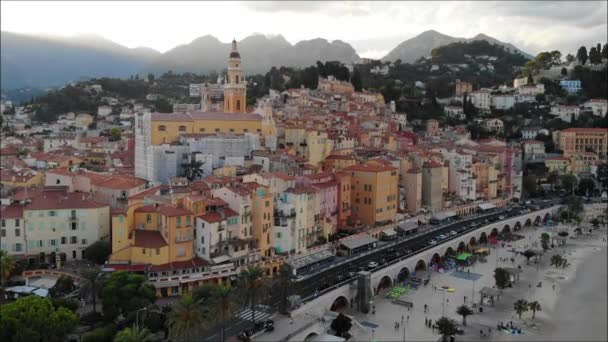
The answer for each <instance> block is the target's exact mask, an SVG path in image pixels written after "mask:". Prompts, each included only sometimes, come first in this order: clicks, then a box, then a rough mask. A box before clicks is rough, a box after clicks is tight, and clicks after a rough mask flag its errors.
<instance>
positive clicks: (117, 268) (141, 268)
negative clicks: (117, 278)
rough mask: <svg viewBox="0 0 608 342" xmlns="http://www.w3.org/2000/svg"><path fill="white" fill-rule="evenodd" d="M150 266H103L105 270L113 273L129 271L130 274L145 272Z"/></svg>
mask: <svg viewBox="0 0 608 342" xmlns="http://www.w3.org/2000/svg"><path fill="white" fill-rule="evenodd" d="M149 266H150V265H149V264H145V265H142V264H139V265H131V264H105V265H104V266H103V269H104V270H108V271H109V270H111V271H129V272H143V271H145V270H146V269H147V268H148V267H149Z"/></svg>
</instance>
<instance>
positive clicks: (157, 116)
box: [152, 112, 262, 122]
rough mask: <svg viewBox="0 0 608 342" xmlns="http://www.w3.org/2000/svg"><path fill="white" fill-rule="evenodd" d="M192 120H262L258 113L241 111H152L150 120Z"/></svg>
mask: <svg viewBox="0 0 608 342" xmlns="http://www.w3.org/2000/svg"><path fill="white" fill-rule="evenodd" d="M194 120H221V121H262V117H261V116H260V115H258V114H241V113H221V112H215V113H203V112H189V113H169V114H167V113H152V121H182V122H191V121H194Z"/></svg>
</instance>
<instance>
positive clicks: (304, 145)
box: [285, 127, 331, 166]
mask: <svg viewBox="0 0 608 342" xmlns="http://www.w3.org/2000/svg"><path fill="white" fill-rule="evenodd" d="M285 144H286V145H287V146H288V147H292V148H294V149H295V150H296V154H297V155H299V156H301V157H303V158H306V160H307V162H308V163H309V164H311V165H314V166H319V164H320V163H321V162H322V161H323V160H324V159H325V157H327V156H328V155H329V153H330V152H331V142H330V140H329V139H328V138H327V132H323V131H319V130H312V129H306V128H303V127H287V128H285Z"/></svg>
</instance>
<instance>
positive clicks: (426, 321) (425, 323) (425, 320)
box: [424, 317, 429, 326]
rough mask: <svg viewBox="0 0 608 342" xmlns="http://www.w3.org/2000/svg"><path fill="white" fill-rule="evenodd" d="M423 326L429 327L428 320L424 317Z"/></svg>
mask: <svg viewBox="0 0 608 342" xmlns="http://www.w3.org/2000/svg"><path fill="white" fill-rule="evenodd" d="M424 325H425V326H428V325H429V319H428V318H427V317H424Z"/></svg>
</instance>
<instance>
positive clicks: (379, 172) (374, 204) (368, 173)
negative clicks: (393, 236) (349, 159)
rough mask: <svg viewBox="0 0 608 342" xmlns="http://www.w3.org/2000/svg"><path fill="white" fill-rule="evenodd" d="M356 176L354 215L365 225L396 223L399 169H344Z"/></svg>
mask: <svg viewBox="0 0 608 342" xmlns="http://www.w3.org/2000/svg"><path fill="white" fill-rule="evenodd" d="M344 171H345V172H349V173H351V175H352V187H351V203H352V207H353V213H354V214H355V215H357V216H358V218H359V219H360V220H361V222H362V223H364V224H371V225H373V224H376V223H383V222H389V221H394V220H395V215H396V214H397V196H398V191H399V190H398V175H397V168H395V167H392V166H387V165H380V164H369V163H368V164H361V165H354V166H351V167H348V168H346V169H344Z"/></svg>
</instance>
